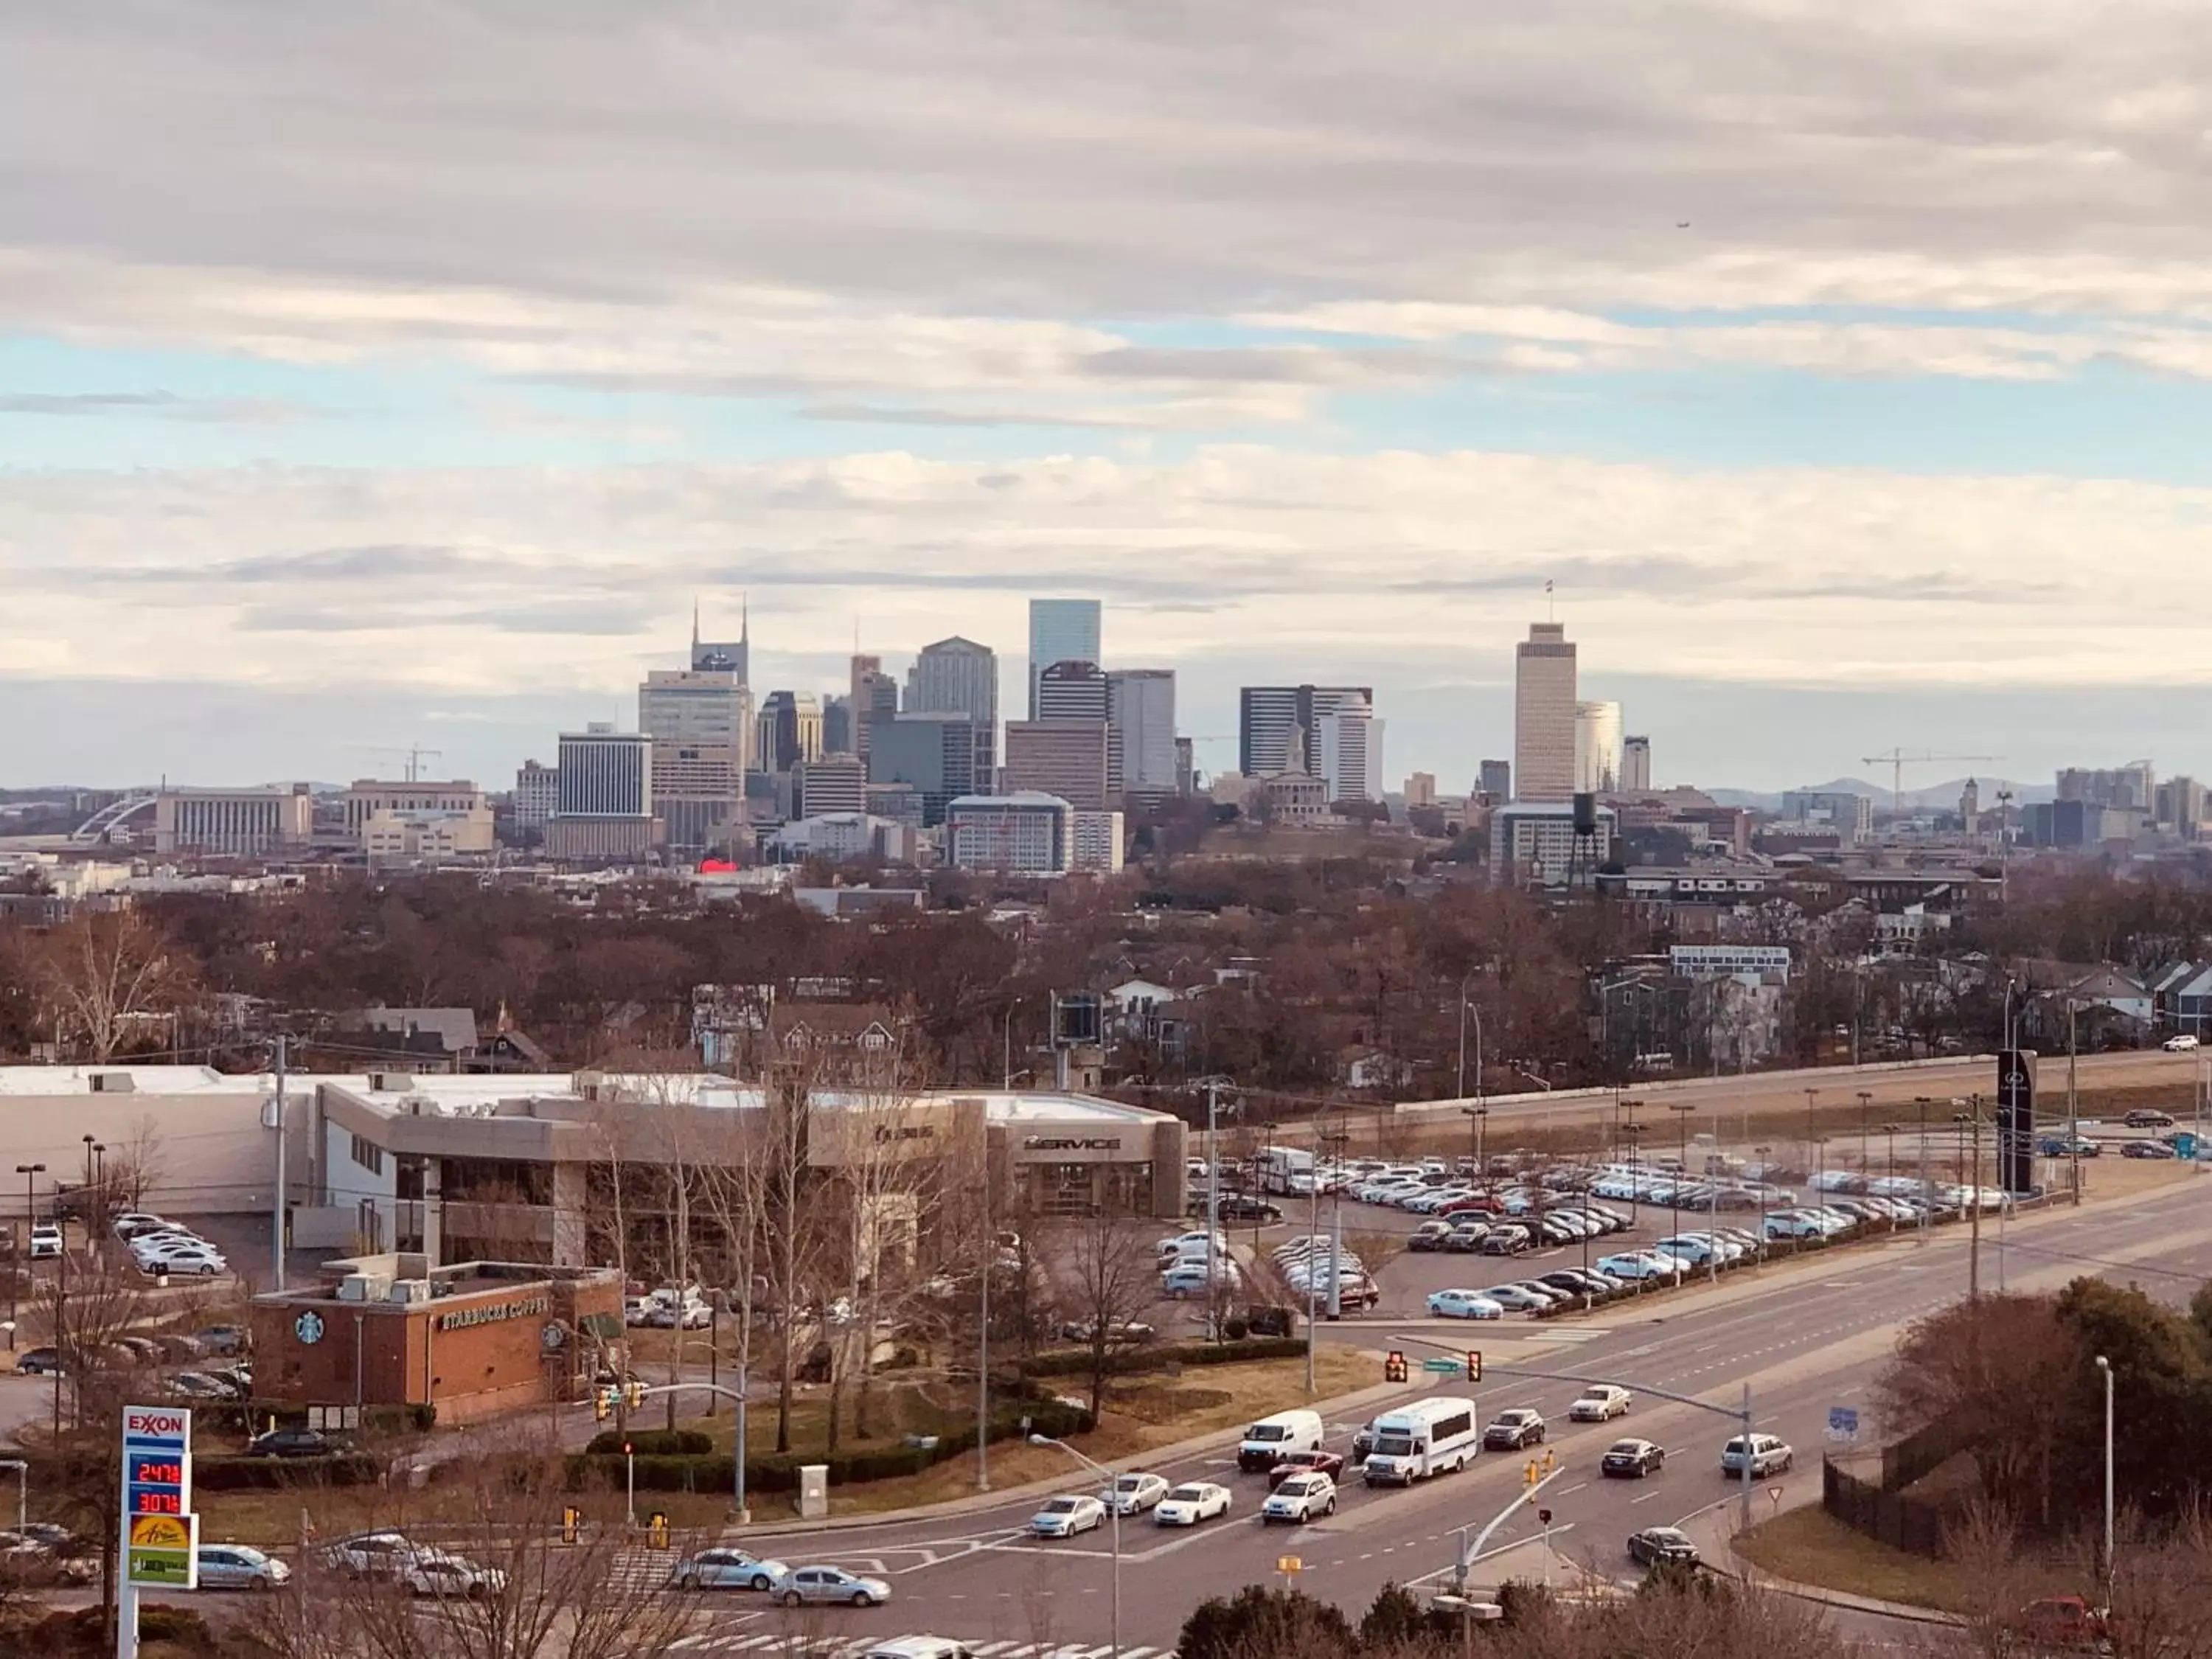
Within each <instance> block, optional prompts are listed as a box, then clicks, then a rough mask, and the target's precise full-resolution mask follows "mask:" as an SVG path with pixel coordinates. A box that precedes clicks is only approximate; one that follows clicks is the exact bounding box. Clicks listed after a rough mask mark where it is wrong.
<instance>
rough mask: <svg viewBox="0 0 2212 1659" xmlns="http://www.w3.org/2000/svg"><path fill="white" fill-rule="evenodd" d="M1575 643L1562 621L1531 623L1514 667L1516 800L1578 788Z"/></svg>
mask: <svg viewBox="0 0 2212 1659" xmlns="http://www.w3.org/2000/svg"><path fill="white" fill-rule="evenodd" d="M1576 712H1577V710H1576V698H1575V647H1573V646H1572V645H1571V644H1570V643H1568V641H1567V630H1566V627H1565V624H1564V623H1529V625H1528V638H1527V639H1525V640H1523V641H1522V642H1521V644H1520V645H1519V646H1518V647H1516V649H1515V653H1514V672H1513V787H1514V788H1515V790H1516V792H1517V793H1516V795H1515V799H1518V800H1526V801H1555V800H1565V799H1567V798H1568V797H1569V796H1571V795H1572V794H1573V793H1575V781H1576V780H1575V726H1576V719H1575V717H1576Z"/></svg>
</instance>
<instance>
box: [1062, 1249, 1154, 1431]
mask: <svg viewBox="0 0 2212 1659" xmlns="http://www.w3.org/2000/svg"><path fill="white" fill-rule="evenodd" d="M1058 1231H1059V1232H1060V1249H1059V1251H1058V1252H1056V1255H1058V1257H1059V1259H1060V1261H1061V1262H1062V1263H1063V1264H1064V1265H1063V1267H1062V1272H1061V1275H1060V1280H1059V1285H1058V1290H1059V1293H1060V1305H1061V1307H1062V1308H1063V1309H1064V1310H1066V1313H1067V1315H1068V1316H1069V1318H1070V1319H1071V1320H1072V1321H1073V1323H1074V1324H1075V1326H1076V1327H1077V1328H1078V1329H1079V1331H1081V1332H1082V1334H1083V1346H1084V1351H1085V1370H1086V1371H1087V1372H1088V1374H1089V1376H1090V1383H1091V1415H1092V1416H1093V1417H1094V1418H1095V1417H1096V1416H1097V1414H1098V1413H1099V1412H1100V1411H1102V1410H1103V1409H1104V1407H1105V1404H1106V1384H1107V1380H1108V1379H1109V1377H1110V1376H1112V1375H1113V1357H1114V1352H1115V1349H1116V1348H1117V1347H1118V1346H1120V1345H1121V1342H1122V1341H1123V1340H1126V1339H1125V1337H1124V1335H1123V1329H1124V1328H1125V1327H1126V1326H1127V1324H1128V1322H1130V1321H1131V1320H1133V1318H1135V1317H1136V1316H1137V1315H1139V1314H1140V1313H1142V1312H1143V1311H1144V1310H1146V1308H1148V1307H1150V1306H1151V1305H1152V1298H1153V1297H1155V1296H1157V1295H1158V1293H1159V1276H1158V1265H1157V1261H1156V1252H1155V1250H1154V1249H1153V1246H1152V1239H1151V1237H1150V1231H1151V1230H1150V1229H1149V1228H1146V1227H1142V1226H1139V1225H1134V1224H1133V1223H1131V1222H1130V1221H1128V1220H1127V1218H1117V1217H1115V1216H1114V1215H1113V1214H1111V1213H1110V1212H1108V1211H1107V1210H1106V1209H1104V1208H1103V1206H1102V1207H1099V1208H1097V1209H1095V1210H1094V1211H1093V1212H1091V1214H1089V1215H1087V1216H1081V1217H1078V1218H1074V1219H1073V1220H1070V1221H1067V1222H1065V1223H1063V1224H1061V1225H1060V1228H1059V1229H1058Z"/></svg>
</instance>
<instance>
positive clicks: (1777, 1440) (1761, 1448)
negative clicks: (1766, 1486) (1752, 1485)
mask: <svg viewBox="0 0 2212 1659" xmlns="http://www.w3.org/2000/svg"><path fill="white" fill-rule="evenodd" d="M1796 1458H1797V1454H1796V1452H1795V1451H1793V1450H1791V1449H1790V1443H1789V1442H1788V1441H1786V1440H1784V1439H1783V1438H1781V1437H1779V1436H1778V1435H1771V1434H1754V1435H1753V1436H1752V1437H1751V1478H1752V1479H1753V1480H1765V1478H1766V1477H1767V1476H1768V1475H1770V1474H1788V1473H1789V1472H1790V1464H1792V1463H1793V1462H1796ZM1743 1461H1744V1451H1743V1437H1742V1436H1741V1435H1738V1436H1736V1437H1735V1439H1733V1440H1731V1441H1729V1443H1728V1444H1726V1445H1725V1446H1723V1447H1722V1448H1721V1473H1722V1474H1725V1475H1729V1476H1731V1477H1733V1478H1734V1479H1736V1480H1741V1479H1742V1478H1743Z"/></svg>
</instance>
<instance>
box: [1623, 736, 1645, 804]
mask: <svg viewBox="0 0 2212 1659" xmlns="http://www.w3.org/2000/svg"><path fill="white" fill-rule="evenodd" d="M1620 793H1622V794H1624V795H1648V794H1650V793H1651V739H1650V738H1634V737H1629V738H1622V739H1621V740H1620Z"/></svg>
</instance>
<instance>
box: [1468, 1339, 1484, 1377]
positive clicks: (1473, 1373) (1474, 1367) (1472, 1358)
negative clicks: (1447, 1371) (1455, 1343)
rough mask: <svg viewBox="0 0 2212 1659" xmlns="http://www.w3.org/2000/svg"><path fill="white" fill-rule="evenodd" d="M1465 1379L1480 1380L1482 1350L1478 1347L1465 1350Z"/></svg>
mask: <svg viewBox="0 0 2212 1659" xmlns="http://www.w3.org/2000/svg"><path fill="white" fill-rule="evenodd" d="M1467 1380H1468V1382H1470V1383H1480V1382H1481V1381H1482V1350H1481V1349H1480V1348H1469V1349H1468V1351H1467Z"/></svg>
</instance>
